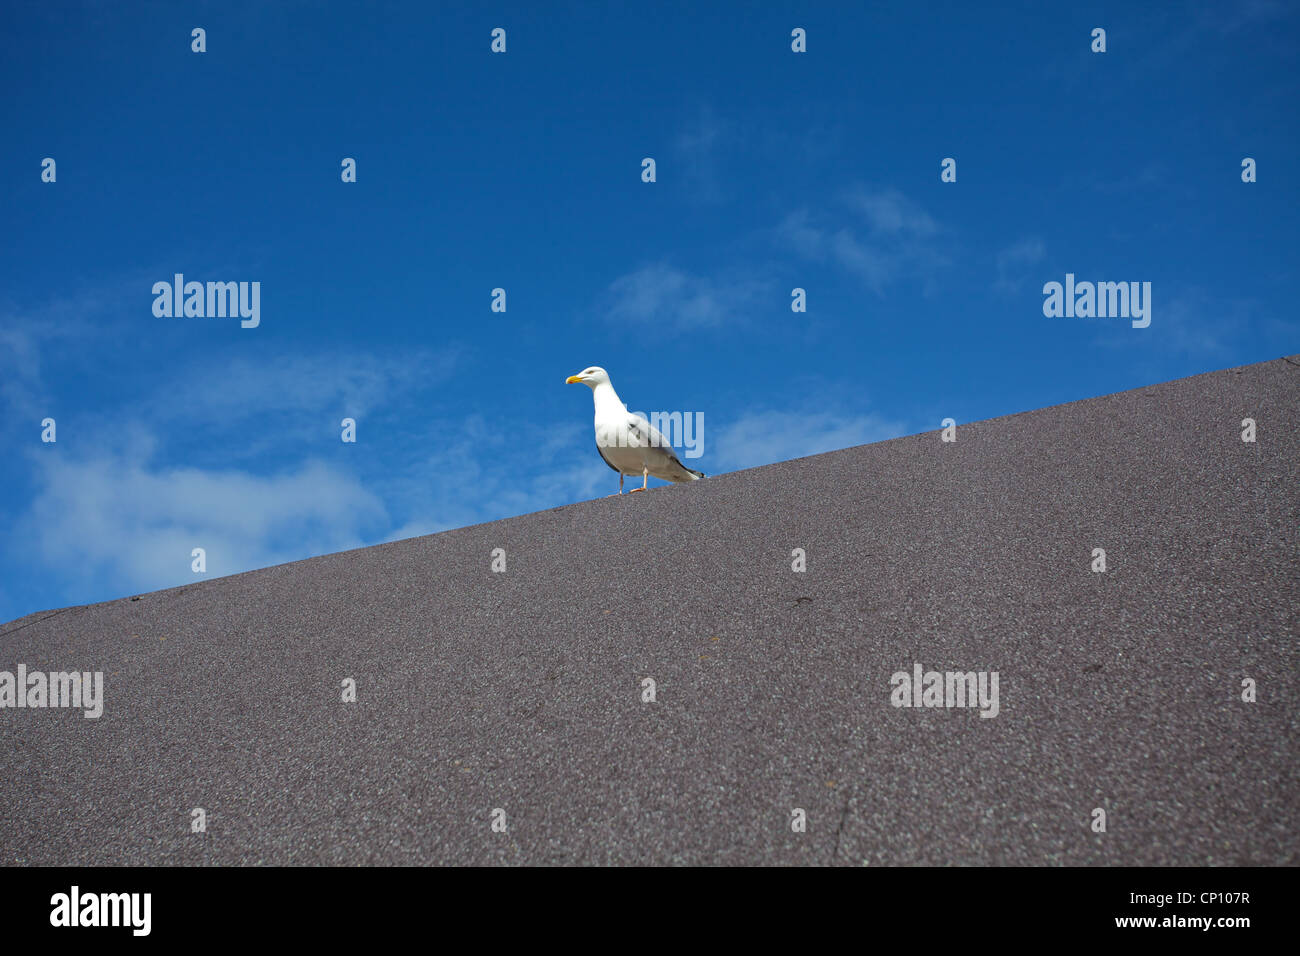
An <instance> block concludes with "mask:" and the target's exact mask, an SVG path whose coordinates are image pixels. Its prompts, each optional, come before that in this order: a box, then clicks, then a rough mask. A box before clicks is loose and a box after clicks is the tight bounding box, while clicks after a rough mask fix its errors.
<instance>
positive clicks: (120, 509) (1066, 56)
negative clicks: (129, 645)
mask: <svg viewBox="0 0 1300 956" xmlns="http://www.w3.org/2000/svg"><path fill="white" fill-rule="evenodd" d="M701 6H709V7H711V8H713V9H711V10H710V11H708V12H703V13H701V12H699V11H698V9H697V8H698V7H701ZM979 6H981V5H976V4H957V3H952V4H939V5H926V4H917V3H907V2H898V3H851V4H850V3H845V4H818V3H807V4H798V3H772V4H755V3H745V4H739V3H736V4H710V5H702V4H695V3H680V4H678V3H655V4H642V5H637V4H628V3H623V2H617V3H609V4H595V3H582V4H567V5H565V4H545V5H543V4H490V5H486V4H484V5H479V4H448V3H437V4H429V3H412V4H385V3H349V4H341V3H310V4H307V3H302V4H297V3H294V4H290V3H273V2H264V3H263V2H259V3H249V4H242V3H232V2H221V3H158V4H139V3H130V4H119V3H95V4H86V5H79V4H66V3H45V4H23V5H10V7H8V8H6V11H5V14H4V20H5V22H4V27H3V29H2V30H0V73H2V74H3V80H4V89H5V91H6V95H5V96H4V97H3V99H2V100H0V117H2V119H3V127H2V128H3V129H4V133H5V136H4V143H3V148H2V149H0V202H2V203H3V209H4V215H5V224H6V227H7V228H6V229H5V234H6V235H7V237H8V241H7V242H6V243H5V252H4V256H3V257H2V258H0V408H2V410H3V416H2V417H0V449H2V450H3V454H2V455H0V462H3V467H2V469H0V491H2V492H3V499H2V500H3V505H0V534H2V536H3V541H4V546H3V549H2V551H0V620H8V619H12V618H15V617H18V616H20V615H23V614H27V613H30V612H33V611H37V610H41V609H45V608H52V607H60V606H65V605H69V604H78V603H87V602H90V601H97V600H105V599H109V598H113V597H118V596H121V595H124V594H129V593H136V592H140V591H144V590H150V589H154V588H158V587H166V586H172V585H177V584H184V583H188V582H190V581H193V580H194V579H195V577H196V575H194V574H193V572H192V571H191V570H190V560H191V559H190V552H191V549H192V548H193V547H204V548H205V550H206V552H207V567H208V571H207V575H206V576H209V577H211V576H215V575H219V574H228V573H233V572H236V571H242V570H248V569H251V568H255V567H261V566H266V565H269V564H275V563H279V562H282V561H288V560H294V559H297V558H303V557H308V556H311V555H314V554H320V553H324V552H329V551H336V550H340V549H344V548H350V547H358V546H362V545H367V544H373V543H378V542H381V541H385V540H391V539H394V538H399V537H406V536H410V535H414V534H424V533H430V532H433V531H437V530H441V529H445V528H451V527H458V526H462V525H465V524H469V523H474V522H478V521H484V520H490V519H494V518H499V517H505V516H508V515H513V514H520V513H525V512H529V511H534V510H538V509H541V508H546V507H553V506H557V505H562V504H566V503H569V502H572V501H578V500H582V499H585V498H590V497H594V496H597V495H604V494H608V493H610V492H612V491H614V490H615V487H616V483H617V479H616V477H615V476H614V474H613V472H611V471H609V470H608V469H607V468H606V466H605V465H604V464H603V463H602V462H601V460H600V459H599V457H598V456H597V454H596V451H595V448H594V442H593V438H592V433H591V415H592V408H591V398H590V393H589V392H588V391H587V390H586V389H585V388H583V387H581V386H565V385H564V384H563V382H564V378H565V377H566V376H567V375H569V374H571V373H573V372H577V371H579V370H581V369H583V368H585V367H587V366H588V365H593V364H599V365H603V366H605V367H606V368H607V369H609V371H610V374H611V376H612V378H613V381H614V384H615V386H616V387H617V389H618V391H619V393H620V395H621V396H622V398H623V399H624V400H625V401H626V402H627V403H628V405H629V406H630V407H631V408H632V409H634V410H640V411H645V412H649V411H655V410H665V411H668V410H681V411H684V412H691V413H693V412H700V413H702V414H703V416H704V422H705V433H704V445H703V451H704V454H703V456H702V457H700V458H698V459H693V460H691V461H688V464H690V465H691V466H692V467H696V468H700V469H702V470H704V471H706V472H708V473H710V474H716V473H721V472H726V471H731V470H735V469H738V468H745V467H752V466H755V465H760V464H765V463H768V462H772V461H779V460H783V459H788V458H793V457H798V456H800V455H805V454H811V453H815V452H821V451H828V450H831V449H834V448H842V447H847V446H850V445H855V444H861V443H864V442H870V441H877V440H880V439H884V438H890V437H894V436H897V435H903V434H909V433H914V432H919V431H925V430H930V429H935V428H937V427H939V423H940V421H941V420H942V419H943V418H945V417H949V416H951V417H952V418H954V419H956V420H957V421H958V422H968V421H973V420H978V419H982V418H988V417H991V416H996V415H1003V414H1008V413H1013V412H1018V411H1024V410H1028V409H1033V408H1039V407H1042V406H1044V405H1050V404H1055V403H1059V402H1063V401H1070V400H1074V399H1079V398H1086V397H1090V396H1094V395H1101V394H1106V393H1109V392H1113V391H1117V390H1121V389H1126V388H1134V387H1138V386H1141V385H1144V384H1148V383H1151V382H1156V381H1164V380H1168V379H1172V378H1178V377H1182V376H1186V375H1191V374H1196V373H1199V372H1204V371H1208V370H1211V369H1218V368H1225V367H1229V366H1233V365H1239V364H1243V363H1248V362H1255V361H1263V360H1266V359H1271V358H1275V357H1277V356H1279V355H1283V354H1290V353H1294V352H1296V351H1300V334H1298V333H1300V321H1298V320H1297V317H1296V314H1295V310H1294V308H1293V300H1294V281H1295V266H1296V262H1297V252H1298V251H1300V249H1298V248H1297V245H1298V244H1297V234H1298V233H1297V215H1298V211H1300V202H1297V199H1300V196H1298V195H1297V193H1298V192H1300V185H1297V176H1296V173H1295V160H1296V155H1297V145H1298V144H1297V135H1296V133H1297V115H1300V111H1296V110H1295V108H1294V106H1295V103H1296V102H1300V91H1298V90H1297V86H1298V85H1300V84H1298V80H1300V71H1297V68H1296V67H1297V56H1298V54H1300V42H1298V41H1300V30H1298V29H1297V27H1298V21H1297V13H1296V10H1295V6H1294V5H1292V4H1281V3H1272V2H1262V0H1255V2H1248V3H1240V4H1218V3H1204V4H1176V3H1152V4H1134V3H1127V2H1126V3H1102V4H1044V3H1039V2H1026V3H1019V4H1004V5H1001V7H1000V9H999V10H997V11H996V12H995V11H991V10H988V9H977V7H979ZM543 8H545V9H543ZM194 27H202V28H204V29H205V30H206V34H207V36H206V42H207V51H206V52H205V53H194V52H192V51H191V30H192V29H193V28H194ZM495 27H502V28H504V29H505V30H506V31H507V32H506V42H507V48H506V53H504V54H493V53H492V52H491V51H490V49H489V45H490V42H491V37H490V33H491V31H492V29H493V28H495ZM795 27H802V28H803V29H805V30H806V31H807V45H808V51H807V52H806V53H802V54H797V53H794V52H792V51H791V48H790V43H791V39H790V33H791V30H792V29H794V28H795ZM1094 27H1103V28H1105V30H1106V31H1107V37H1106V40H1107V50H1106V52H1105V53H1103V54H1097V53H1093V52H1091V49H1090V47H1091V43H1092V40H1091V31H1092V30H1093V28H1094ZM46 157H51V158H53V159H54V160H55V161H56V164H57V166H56V176H57V178H56V181H55V182H54V183H45V182H42V181H41V163H42V160H43V159H44V158H46ZM344 157H353V158H355V159H356V161H357V182H355V183H343V182H341V180H340V163H341V161H342V160H343V158H344ZM644 157H653V158H654V159H655V160H656V164H657V170H656V172H657V181H656V182H654V183H645V182H642V180H641V161H642V159H643V158H644ZM945 157H952V158H953V159H955V160H956V162H957V181H956V182H955V183H944V182H941V181H940V163H941V161H942V160H943V159H944V158H945ZM1245 157H1252V158H1254V159H1255V160H1256V162H1257V170H1258V181H1257V182H1255V183H1249V184H1248V183H1243V182H1242V181H1241V162H1242V159H1243V158H1245ZM177 272H180V273H184V274H185V276H186V278H187V280H190V279H195V280H199V281H209V280H211V281H257V282H260V283H261V286H260V288H261V323H260V325H259V326H258V327H257V328H256V329H244V328H241V327H240V323H239V321H238V320H231V319H217V318H211V319H210V318H159V317H156V316H155V315H154V314H153V302H154V296H153V294H152V292H151V289H152V286H153V284H154V283H155V282H158V281H170V280H171V277H172V276H173V274H175V273H177ZM1067 272H1071V273H1074V274H1075V275H1076V276H1077V277H1078V279H1079V280H1085V279H1088V280H1093V281H1103V280H1104V281H1125V282H1128V281H1140V282H1150V283H1151V284H1152V299H1151V318H1152V321H1151V325H1150V326H1149V327H1148V328H1145V329H1134V328H1132V327H1131V325H1130V323H1129V322H1128V321H1127V320H1124V319H1113V318H1109V319H1098V318H1068V319H1067V318H1046V317H1044V315H1043V299H1044V296H1043V292H1042V288H1043V285H1044V283H1046V282H1050V281H1064V277H1065V274H1066V273H1067ZM497 287H501V288H504V289H505V290H506V295H507V311H506V312H505V313H494V312H492V311H491V310H490V304H491V290H492V289H494V288H497ZM795 287H800V288H804V289H806V290H807V301H808V311H807V312H806V313H805V314H797V313H793V312H792V311H791V308H790V301H791V299H790V295H791V290H792V289H793V288H795ZM347 416H350V417H353V418H355V419H356V420H357V423H358V432H357V438H358V440H357V442H356V443H355V444H345V443H343V442H342V441H341V440H340V421H341V419H342V418H344V417H347ZM46 417H51V418H54V419H55V421H56V422H57V439H58V440H57V442H55V443H53V444H50V443H43V442H42V441H41V425H40V423H41V421H42V419H44V418H46ZM862 485H863V489H862V490H863V493H864V494H869V493H870V487H871V476H870V475H866V474H864V475H862Z"/></svg>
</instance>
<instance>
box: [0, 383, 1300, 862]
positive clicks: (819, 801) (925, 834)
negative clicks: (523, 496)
mask: <svg viewBox="0 0 1300 956" xmlns="http://www.w3.org/2000/svg"><path fill="white" fill-rule="evenodd" d="M1245 418H1253V419H1254V420H1255V421H1256V422H1257V426H1258V436H1257V440H1256V441H1255V442H1254V443H1247V442H1243V441H1242V440H1241V431H1242V425H1241V423H1242V421H1243V419H1245ZM1297 422H1300V362H1297V361H1296V360H1293V359H1277V360H1275V361H1271V362H1265V363H1262V364H1258V365H1252V366H1246V367H1243V368H1237V369H1230V370H1226V371H1218V372H1212V373H1209V374H1205V375H1198V376H1196V377H1193V378H1188V379H1182V380H1180V381H1175V382H1170V383H1166V384H1162V385H1154V386H1150V387H1148V388H1142V389H1137V390H1134V391H1130V392H1123V393H1120V394H1116V395H1109V396H1105V397H1102V398H1095V399H1089V400H1086V401H1080V402H1074V403H1070V404H1067V405H1060V406H1055V407H1052V408H1045V409H1040V410H1038V411H1033V412H1027V413H1024V414H1019V415H1012V416H1008V417H1003V418H997V419H992V420H989V421H983V422H977V423H973V424H962V425H959V426H958V428H957V441H955V442H951V443H945V442H942V441H941V440H940V434H939V433H938V432H937V431H936V432H927V433H924V434H920V435H913V436H909V437H906V438H899V439H896V440H893V441H887V442H881V443H878V444H873V445H865V446H860V447H856V448H849V449H845V450H843V451H837V452H832V453H829V454H824V455H817V456H814V457H810V458H802V459H798V460H794V461H788V462H782V463H779V464H775V465H770V466H766V467H762V468H755V469H752V470H748V471H742V472H735V473H732V474H727V475H722V476H718V477H710V478H708V479H706V480H704V481H699V482H696V483H693V484H691V485H683V486H670V487H664V488H658V489H654V490H652V491H651V492H649V493H646V494H638V495H633V496H624V497H622V498H601V499H597V500H594V501H587V502H582V503H579V504H575V505H570V506H567V507H563V508H556V509H554V510H550V511H543V512H537V513H535V514H530V515H525V516H522V517H517V518H511V519H508V520H504V521H497V522H492V523H490V524H482V525H477V526H474V527H469V528H462V529H459V530H455V531H448V532H444V533H441V534H436V535H432V536H428V537H421V538H412V539H408V540H404V541H399V542H394V543H390V544H385V545H380V546H377V547H372V548H365V549H361V550H356V551H349V552H343V553H339V554H331V555H326V556H323V557H318V558H313V559H311V560H307V561H301V562H297V563H293V564H286V565H280V566H277V567H273V568H267V569H264V570H260V571H254V572H250V573H247V574H240V575H234V576H231V577H224V578H218V579H212V580H205V581H201V582H199V583H196V584H192V585H188V586H185V587H180V588H173V589H170V590H165V591H158V592H155V593H152V594H145V595H141V596H139V597H131V598H123V599H122V600H117V601H110V602H107V603H104V604H96V605H90V606H86V607H77V608H68V609H64V610H61V611H55V612H45V613H43V614H37V615H31V616H29V617H27V618H23V619H21V620H20V621H17V622H13V623H11V624H8V625H3V626H0V669H8V670H11V671H12V670H13V669H14V668H15V667H16V666H17V665H18V664H20V663H21V664H25V665H26V667H27V668H28V670H29V671H32V670H46V671H54V670H65V669H76V670H79V671H95V670H100V671H103V674H104V697H105V705H104V712H103V715H102V716H101V717H100V718H99V719H97V720H91V719H85V718H84V717H83V716H82V715H81V714H80V713H79V712H74V711H68V710H52V709H51V710H43V711H41V710H30V709H23V710H16V709H4V710H0V728H2V730H0V733H2V734H3V737H4V739H5V741H6V747H5V749H6V750H7V751H8V753H7V755H6V770H5V799H4V800H3V801H0V859H3V861H4V862H5V863H6V864H14V863H31V864H142V863H163V864H204V863H217V864H252V863H276V864H307V863H312V864H315V863H325V864H330V863H339V864H343V863H346V864H364V863H462V864H467V863H528V864H547V863H637V864H646V863H697V864H698V863H718V864H753V863H790V864H826V863H845V864H855V865H861V864H863V863H867V864H870V865H873V866H874V865H890V864H953V863H956V864H1013V863H1014V864H1135V865H1146V864H1158V865H1165V864H1205V863H1216V864H1217V863H1222V864H1230V863H1265V864H1280V863H1296V862H1297V861H1298V859H1300V857H1298V854H1297V847H1298V845H1300V835H1298V834H1300V826H1297V805H1298V804H1300V800H1298V799H1297V793H1298V792H1300V790H1298V788H1297V775H1298V774H1300V760H1297V740H1300V733H1298V732H1297V731H1298V730H1300V727H1298V724H1297V705H1296V692H1297V681H1296V675H1297V673H1300V668H1298V667H1297V664H1298V663H1300V661H1298V660H1297V658H1298V656H1300V652H1298V650H1297V646H1298V643H1297V636H1298V635H1300V573H1297V559H1296V555H1297V540H1296V529H1297V519H1298V518H1300V495H1298V493H1297V484H1296V477H1297V476H1296V463H1297V461H1298V460H1300V432H1298V431H1297ZM495 548H504V549H505V553H506V562H507V563H506V570H505V572H504V573H494V572H493V571H492V570H491V568H490V564H491V560H492V551H493V549H495ZM796 548H801V549H804V550H805V552H806V560H807V570H806V571H805V572H802V573H797V572H795V571H793V570H792V561H793V560H794V559H793V557H792V551H794V549H796ZM1098 548H1100V549H1104V550H1105V560H1106V570H1105V571H1104V572H1097V571H1094V570H1092V566H1093V562H1094V560H1095V558H1094V549H1098ZM916 664H920V665H922V667H923V669H925V670H931V669H933V670H936V671H940V672H946V671H950V670H951V671H959V672H967V671H976V672H979V671H984V672H988V673H991V672H992V671H997V672H998V675H999V713H998V715H997V716H996V717H994V718H991V719H985V718H982V717H981V716H980V715H979V712H978V711H977V710H974V709H970V708H951V709H949V708H904V707H894V706H892V705H891V679H892V675H894V674H895V673H896V672H911V671H912V670H913V668H914V666H915V665H916ZM345 678H352V679H354V680H355V681H356V686H357V700H356V702H355V703H344V702H342V700H341V696H342V693H341V684H342V682H343V681H344V679H345ZM645 678H651V679H653V681H654V682H655V697H656V699H655V701H654V702H643V700H642V696H643V681H644V679H645ZM1246 678H1250V679H1252V680H1253V681H1254V682H1255V684H1256V687H1257V694H1258V699H1257V701H1256V702H1254V703H1246V702H1243V700H1242V693H1243V690H1242V682H1243V679H1246ZM195 808H203V809H204V811H205V812H206V826H207V829H206V832H204V833H192V832H191V826H190V822H191V812H192V811H193V810H194V809H195ZM497 808H499V809H501V810H504V811H505V822H506V830H505V832H494V830H493V829H492V827H491V822H492V811H493V810H494V809H497ZM1097 808H1101V809H1103V810H1105V812H1106V814H1107V829H1106V832H1105V833H1095V832H1093V831H1092V830H1091V829H1090V824H1091V823H1092V821H1093V819H1094V810H1095V809H1097ZM795 809H802V810H804V811H805V812H806V815H807V829H806V832H802V833H801V832H795V830H794V829H793V828H792V826H791V820H792V812H793V811H794V810H795Z"/></svg>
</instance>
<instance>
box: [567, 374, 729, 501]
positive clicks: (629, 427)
mask: <svg viewBox="0 0 1300 956" xmlns="http://www.w3.org/2000/svg"><path fill="white" fill-rule="evenodd" d="M579 383H581V384H583V385H586V386H587V387H588V388H590V389H591V400H592V402H594V403H595V406H596V451H598V452H600V457H601V458H603V459H605V464H607V465H609V467H611V468H613V469H614V470H615V471H616V472H618V493H619V494H620V495H621V494H622V493H623V476H624V475H640V476H641V487H640V488H632V489H631V491H633V492H634V491H645V490H646V484H647V483H648V482H649V480H650V476H651V475H654V476H655V477H656V478H659V479H661V480H662V481H676V482H681V481H699V480H700V479H701V478H703V477H704V472H702V471H692V470H691V469H690V468H687V467H686V466H685V465H683V464H682V463H681V462H680V461H678V460H677V456H676V455H675V454H673V446H672V445H671V444H669V442H668V439H667V438H664V436H663V435H662V434H661V433H660V431H659V429H657V428H655V427H654V426H653V425H651V424H650V423H649V422H648V421H646V420H645V419H644V418H642V417H641V416H640V415H633V414H632V413H631V412H629V411H628V410H627V406H626V405H624V404H623V402H622V401H621V400H620V399H619V397H618V392H616V391H614V386H613V385H612V384H611V383H610V381H609V373H608V372H606V371H605V370H604V369H603V368H601V367H600V366H599V365H593V366H592V367H591V368H589V369H585V370H583V371H581V372H579V373H578V374H577V375H570V376H569V377H568V378H566V379H565V380H564V384H566V385H577V384H579ZM629 493H630V492H629ZM610 497H611V498H612V497H614V496H613V495H610Z"/></svg>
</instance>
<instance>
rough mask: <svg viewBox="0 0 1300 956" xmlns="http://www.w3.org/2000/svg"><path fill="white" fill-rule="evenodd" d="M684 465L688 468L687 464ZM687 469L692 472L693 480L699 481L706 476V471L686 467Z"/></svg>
mask: <svg viewBox="0 0 1300 956" xmlns="http://www.w3.org/2000/svg"><path fill="white" fill-rule="evenodd" d="M682 467H683V468H686V466H685V465H683V466H682ZM686 471H687V472H689V473H690V476H691V481H699V480H700V479H701V478H703V477H704V472H702V471H696V470H695V469H694V468H686Z"/></svg>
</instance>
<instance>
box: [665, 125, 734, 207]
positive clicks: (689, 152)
mask: <svg viewBox="0 0 1300 956" xmlns="http://www.w3.org/2000/svg"><path fill="white" fill-rule="evenodd" d="M734 133H735V128H734V126H733V125H732V124H731V123H729V122H727V121H725V120H723V119H721V118H719V117H718V116H717V115H716V114H715V113H714V111H713V109H712V108H711V107H710V106H708V105H707V104H705V105H702V106H700V107H699V108H698V110H697V112H696V116H695V118H694V119H693V120H692V121H691V122H689V123H687V124H686V125H685V126H684V127H683V128H682V129H681V131H680V132H679V133H678V134H677V137H676V139H674V140H673V153H674V156H675V157H676V159H677V163H678V168H679V169H680V170H681V175H682V178H683V180H684V181H685V183H686V185H688V186H689V187H691V188H692V189H693V190H694V192H695V195H696V197H697V198H699V199H703V200H705V201H706V202H721V201H722V200H723V199H725V198H726V190H725V188H724V186H723V178H722V176H721V175H720V173H719V165H720V159H719V152H720V150H721V149H722V146H723V144H724V142H725V140H726V139H727V138H729V137H731V136H734Z"/></svg>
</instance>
